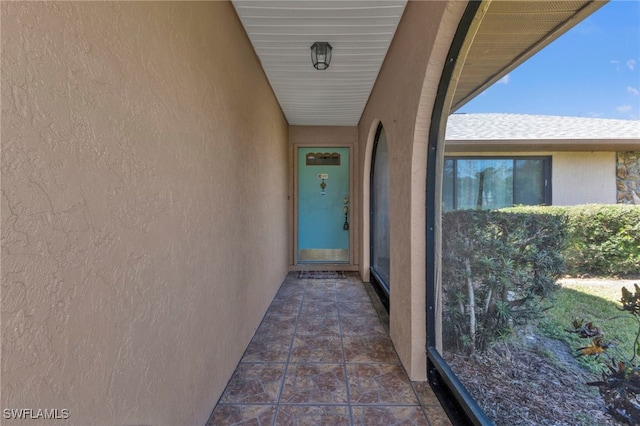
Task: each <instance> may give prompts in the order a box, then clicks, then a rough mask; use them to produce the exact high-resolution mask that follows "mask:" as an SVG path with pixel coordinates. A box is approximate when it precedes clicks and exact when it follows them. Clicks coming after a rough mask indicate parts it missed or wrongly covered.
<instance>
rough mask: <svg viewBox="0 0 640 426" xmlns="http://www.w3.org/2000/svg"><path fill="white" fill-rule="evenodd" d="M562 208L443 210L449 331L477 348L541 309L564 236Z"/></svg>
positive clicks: (455, 340)
mask: <svg viewBox="0 0 640 426" xmlns="http://www.w3.org/2000/svg"><path fill="white" fill-rule="evenodd" d="M566 228H567V226H566V219H565V215H564V214H563V213H562V212H549V211H546V210H545V211H542V210H541V211H540V212H535V211H534V209H509V210H505V211H452V212H447V213H445V214H444V215H443V218H442V230H443V238H442V245H443V246H442V250H443V256H442V259H443V260H442V261H443V268H442V280H443V291H444V301H445V309H444V321H443V324H444V327H445V330H444V335H445V336H446V337H445V344H446V345H447V346H456V347H457V349H458V350H464V351H465V352H468V353H473V352H474V351H476V350H484V349H486V348H487V347H488V346H489V345H490V344H491V343H493V342H495V341H496V340H498V339H500V338H501V337H503V336H506V335H508V334H509V333H510V331H511V330H512V328H513V327H514V326H517V325H523V324H525V323H526V322H527V321H528V320H530V319H532V318H537V317H538V316H539V313H540V310H539V301H540V299H541V298H542V297H545V296H548V295H549V294H550V293H551V291H552V290H553V289H555V287H556V282H555V280H556V278H557V276H558V275H559V274H560V273H561V271H562V265H563V258H562V255H561V250H562V249H563V248H564V245H565V242H566Z"/></svg>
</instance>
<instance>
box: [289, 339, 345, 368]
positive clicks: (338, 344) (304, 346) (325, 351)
mask: <svg viewBox="0 0 640 426" xmlns="http://www.w3.org/2000/svg"><path fill="white" fill-rule="evenodd" d="M290 362H325V363H334V364H337V363H340V362H343V358H342V341H341V340H340V337H339V336H305V335H298V336H296V337H295V339H294V341H293V349H292V350H291V359H290Z"/></svg>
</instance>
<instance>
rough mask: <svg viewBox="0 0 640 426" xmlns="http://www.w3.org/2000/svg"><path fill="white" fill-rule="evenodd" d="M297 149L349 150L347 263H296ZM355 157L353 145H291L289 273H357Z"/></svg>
mask: <svg viewBox="0 0 640 426" xmlns="http://www.w3.org/2000/svg"><path fill="white" fill-rule="evenodd" d="M299 148H314V149H315V148H317V149H319V150H324V149H325V148H326V149H331V148H347V149H348V150H349V200H350V201H349V209H350V214H349V224H350V227H349V263H299V262H298V200H299V196H298V149H299ZM355 155H356V152H355V149H354V146H353V144H345V143H326V144H317V143H314V144H306V143H296V144H293V145H292V149H291V151H290V156H289V158H290V160H291V162H290V164H291V166H292V167H290V170H291V171H292V176H293V179H292V180H293V182H292V185H293V186H292V189H293V191H292V193H293V197H292V200H290V201H291V212H292V218H293V220H292V221H291V222H292V224H291V239H290V247H291V251H290V263H289V265H290V266H289V269H290V270H291V271H357V270H358V266H357V265H356V262H355V259H356V257H355V252H356V249H357V247H356V246H355V244H356V241H357V239H356V238H355V234H356V232H359V231H358V230H359V228H358V226H359V222H358V221H357V218H358V214H359V209H358V203H357V197H356V195H357V194H355V192H354V190H355V188H356V187H355V185H354V181H355V173H354V171H355V170H354V165H355V161H354V157H355Z"/></svg>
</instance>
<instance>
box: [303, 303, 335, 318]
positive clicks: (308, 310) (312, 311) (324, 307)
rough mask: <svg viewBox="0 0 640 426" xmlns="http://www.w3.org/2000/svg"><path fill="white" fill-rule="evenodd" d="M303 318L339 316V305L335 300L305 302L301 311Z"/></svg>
mask: <svg viewBox="0 0 640 426" xmlns="http://www.w3.org/2000/svg"><path fill="white" fill-rule="evenodd" d="M300 315H301V316H310V315H324V316H337V315H338V303H337V302H335V301H334V300H326V299H325V300H305V302H304V303H303V304H302V309H301V310H300Z"/></svg>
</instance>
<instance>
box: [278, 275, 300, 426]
mask: <svg viewBox="0 0 640 426" xmlns="http://www.w3.org/2000/svg"><path fill="white" fill-rule="evenodd" d="M301 281H303V283H304V291H303V292H302V298H301V299H300V304H299V306H298V313H297V314H296V325H295V326H294V328H293V334H292V335H291V339H290V340H289V351H288V352H287V359H286V360H285V363H284V371H283V372H282V381H281V382H280V390H279V391H278V396H277V397H276V404H275V407H276V409H275V413H274V414H273V420H272V421H271V425H272V426H276V424H277V423H276V421H277V419H278V413H279V412H280V398H281V397H282V392H283V391H284V385H285V380H286V378H287V372H288V371H289V361H290V359H291V353H292V352H293V345H294V343H295V338H296V332H297V331H298V323H299V322H300V313H301V312H302V304H303V303H304V299H305V296H306V294H307V280H301ZM283 284H284V283H283ZM272 303H273V302H272Z"/></svg>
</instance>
